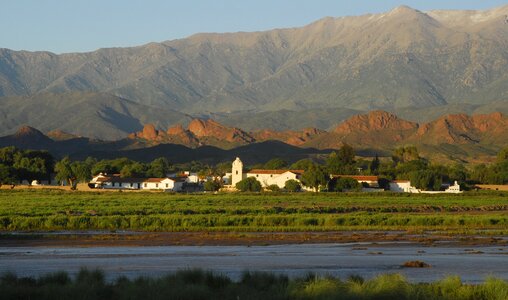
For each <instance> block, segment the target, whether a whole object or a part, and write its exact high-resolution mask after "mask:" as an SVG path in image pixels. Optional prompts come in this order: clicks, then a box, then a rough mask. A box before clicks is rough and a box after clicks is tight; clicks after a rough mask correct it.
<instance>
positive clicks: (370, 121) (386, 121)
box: [334, 110, 418, 134]
mask: <svg viewBox="0 0 508 300" xmlns="http://www.w3.org/2000/svg"><path fill="white" fill-rule="evenodd" d="M416 128H418V124H417V123H413V122H409V121H406V120H403V119H400V118H399V117H397V116H396V115H394V114H392V113H389V112H386V111H382V110H375V111H371V112H369V113H368V114H363V115H356V116H353V117H351V118H349V119H348V120H346V121H344V123H342V124H340V125H339V126H337V127H336V128H335V130H334V131H335V132H336V133H340V134H348V133H352V132H357V131H361V132H365V131H371V130H383V129H390V130H409V129H416Z"/></svg>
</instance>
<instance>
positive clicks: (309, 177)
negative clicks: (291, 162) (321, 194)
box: [301, 164, 330, 192]
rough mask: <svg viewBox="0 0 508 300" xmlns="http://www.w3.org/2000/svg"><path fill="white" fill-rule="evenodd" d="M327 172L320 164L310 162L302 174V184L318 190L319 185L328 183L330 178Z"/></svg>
mask: <svg viewBox="0 0 508 300" xmlns="http://www.w3.org/2000/svg"><path fill="white" fill-rule="evenodd" d="M327 174H328V173H327V172H326V171H325V169H324V168H323V167H322V166H319V165H316V164H312V165H311V166H310V167H309V168H308V169H307V170H305V172H304V173H303V175H302V178H301V181H302V183H303V185H305V186H307V187H310V188H313V189H314V191H315V192H318V191H319V188H320V187H321V186H324V185H326V184H327V183H328V180H329V179H330V178H329V177H328V175H327Z"/></svg>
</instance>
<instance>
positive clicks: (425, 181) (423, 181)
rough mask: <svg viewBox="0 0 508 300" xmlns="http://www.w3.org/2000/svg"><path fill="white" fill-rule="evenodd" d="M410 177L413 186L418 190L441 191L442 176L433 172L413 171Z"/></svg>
mask: <svg viewBox="0 0 508 300" xmlns="http://www.w3.org/2000/svg"><path fill="white" fill-rule="evenodd" d="M408 175H409V180H410V181H411V184H412V185H413V186H414V187H416V188H417V189H422V190H426V191H439V190H440V189H441V185H442V183H443V180H442V177H441V174H438V173H436V172H435V171H432V170H421V171H413V172H411V173H409V174H408Z"/></svg>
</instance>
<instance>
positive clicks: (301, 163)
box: [291, 158, 314, 170]
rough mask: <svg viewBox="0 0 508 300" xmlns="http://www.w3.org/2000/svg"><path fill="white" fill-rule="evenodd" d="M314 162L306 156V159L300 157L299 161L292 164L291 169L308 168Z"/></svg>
mask: <svg viewBox="0 0 508 300" xmlns="http://www.w3.org/2000/svg"><path fill="white" fill-rule="evenodd" d="M313 164H314V162H313V161H312V160H311V159H308V158H304V159H300V160H299V161H297V162H295V163H294V164H292V165H291V169H292V170H307V169H308V168H309V167H310V166H311V165H313Z"/></svg>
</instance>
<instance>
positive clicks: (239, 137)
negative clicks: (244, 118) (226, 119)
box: [188, 119, 255, 143]
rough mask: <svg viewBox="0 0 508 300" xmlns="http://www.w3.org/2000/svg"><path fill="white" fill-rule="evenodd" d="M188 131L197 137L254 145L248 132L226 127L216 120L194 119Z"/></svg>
mask: <svg viewBox="0 0 508 300" xmlns="http://www.w3.org/2000/svg"><path fill="white" fill-rule="evenodd" d="M188 130H189V131H190V132H191V133H192V134H194V135H195V136H196V137H198V138H200V137H214V138H216V139H219V140H224V141H227V142H240V143H252V142H254V141H255V140H254V138H252V136H250V135H249V134H248V133H247V132H245V131H243V130H241V129H238V128H235V127H227V126H224V125H222V124H220V123H218V122H217V121H214V120H211V119H209V120H206V121H205V120H201V119H194V120H192V122H190V124H189V127H188Z"/></svg>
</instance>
